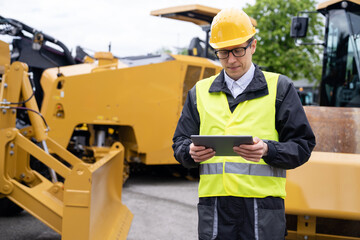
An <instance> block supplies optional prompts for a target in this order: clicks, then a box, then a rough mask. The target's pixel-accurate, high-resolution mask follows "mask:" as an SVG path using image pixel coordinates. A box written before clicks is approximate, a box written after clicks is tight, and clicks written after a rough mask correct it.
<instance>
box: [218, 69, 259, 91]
mask: <svg viewBox="0 0 360 240" xmlns="http://www.w3.org/2000/svg"><path fill="white" fill-rule="evenodd" d="M254 73H255V66H254V64H253V63H251V66H250V68H249V70H248V71H247V72H246V73H245V74H244V75H242V76H241V77H240V78H239V79H237V80H234V79H232V78H230V77H229V76H228V75H227V74H226V72H225V71H224V79H225V83H226V85H227V87H228V88H229V89H232V87H233V85H234V84H237V85H238V86H239V87H240V88H241V89H242V90H244V89H245V88H246V87H247V86H248V85H249V83H250V82H251V80H252V79H253V77H254Z"/></svg>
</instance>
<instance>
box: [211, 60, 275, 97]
mask: <svg viewBox="0 0 360 240" xmlns="http://www.w3.org/2000/svg"><path fill="white" fill-rule="evenodd" d="M254 65H255V73H254V77H253V79H252V80H251V82H250V84H249V85H248V86H247V88H246V89H245V90H244V92H243V93H242V94H240V95H239V96H238V97H237V98H236V99H238V98H240V99H241V100H242V101H245V100H251V99H254V98H258V97H262V96H265V95H268V94H269V91H268V87H267V83H266V80H265V76H264V74H263V72H262V71H261V70H260V68H259V66H258V65H256V64H254ZM214 92H224V93H226V94H231V92H230V90H229V89H228V87H227V86H226V83H225V78H224V69H223V70H222V71H221V72H220V74H219V75H218V76H217V77H216V78H215V80H214V82H213V83H212V84H211V86H210V88H209V93H214Z"/></svg>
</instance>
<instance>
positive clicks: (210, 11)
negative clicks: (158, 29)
mask: <svg viewBox="0 0 360 240" xmlns="http://www.w3.org/2000/svg"><path fill="white" fill-rule="evenodd" d="M220 10H221V9H218V8H212V7H207V6H203V5H199V4H193V5H182V6H176V7H169V8H163V9H158V10H154V11H152V12H151V13H150V14H151V15H152V16H159V17H167V18H172V19H176V20H181V21H186V22H192V23H195V24H196V25H200V26H202V25H209V24H210V23H211V21H212V18H214V17H215V16H216V14H217V13H218V12H220ZM197 15H203V16H206V17H208V19H209V20H208V21H204V19H202V18H198V17H197ZM250 20H251V23H252V24H253V25H254V26H255V27H256V26H257V23H256V20H255V19H253V18H250Z"/></svg>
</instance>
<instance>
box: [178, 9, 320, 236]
mask: <svg viewBox="0 0 360 240" xmlns="http://www.w3.org/2000/svg"><path fill="white" fill-rule="evenodd" d="M254 35H255V28H254V27H253V26H252V24H251V21H250V19H249V17H248V16H247V15H246V13H245V12H243V11H242V10H239V9H224V10H222V11H220V12H219V13H218V14H217V15H216V16H215V18H214V19H213V22H212V25H211V38H210V45H211V46H212V47H213V48H214V49H216V51H215V52H216V55H217V57H218V58H219V60H220V63H221V65H222V67H223V70H222V72H221V73H220V74H218V75H216V76H213V77H210V78H208V79H204V80H202V81H199V82H198V83H197V84H196V86H194V87H193V88H192V89H191V90H190V91H189V93H188V96H187V100H186V102H185V105H184V108H183V111H182V115H181V117H180V119H179V122H178V126H177V128H176V131H175V134H174V138H173V141H174V144H173V149H174V156H175V158H176V159H177V160H178V161H179V162H180V163H181V164H182V165H183V166H185V167H187V168H193V167H198V166H199V168H200V183H199V204H198V214H199V225H198V231H199V239H234V240H237V239H245V240H247V239H260V240H262V239H263V240H269V239H275V240H277V239H284V238H285V235H286V223H285V211H284V198H285V195H286V193H285V181H286V169H293V168H296V167H298V166H300V165H302V164H304V163H305V162H306V161H307V160H308V159H309V157H310V154H311V151H312V149H313V148H314V146H315V137H314V134H313V132H312V130H311V128H310V125H309V123H308V120H307V118H306V115H305V113H304V110H303V108H302V105H301V102H300V100H299V97H298V95H297V92H296V90H295V88H294V86H293V84H292V83H291V81H290V79H288V78H287V77H286V76H283V75H279V74H275V73H269V72H263V71H261V70H260V69H259V67H258V66H256V65H254V64H253V63H252V55H253V54H254V53H255V50H256V44H257V40H256V39H255V38H254ZM197 134H200V135H251V136H253V137H254V138H253V139H254V143H253V145H240V146H235V147H233V150H234V152H235V153H236V154H237V155H238V156H235V157H224V156H215V154H216V152H215V151H214V150H213V149H211V148H206V147H205V146H195V145H194V144H193V143H192V141H191V139H190V136H191V135H197Z"/></svg>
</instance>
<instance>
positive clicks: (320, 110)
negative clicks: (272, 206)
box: [285, 0, 360, 239]
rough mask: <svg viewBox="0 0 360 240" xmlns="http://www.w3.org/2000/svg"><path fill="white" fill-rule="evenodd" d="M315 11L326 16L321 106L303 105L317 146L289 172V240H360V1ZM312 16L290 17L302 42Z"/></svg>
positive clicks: (334, 0)
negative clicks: (299, 164)
mask: <svg viewBox="0 0 360 240" xmlns="http://www.w3.org/2000/svg"><path fill="white" fill-rule="evenodd" d="M317 12H319V13H321V14H322V15H323V16H325V20H326V22H325V39H324V42H322V43H320V44H322V45H323V46H324V55H323V70H322V79H321V82H320V87H319V91H320V99H319V100H320V101H319V103H317V104H318V105H320V106H307V107H305V111H306V114H307V116H308V119H309V121H310V124H311V126H312V128H313V130H314V132H315V135H316V139H317V145H316V147H315V151H314V152H313V153H312V156H311V158H310V160H309V162H308V163H306V164H305V165H304V166H302V167H300V168H298V169H295V170H292V171H288V175H287V198H286V205H285V206H286V213H287V214H288V215H287V222H288V229H289V236H288V237H287V239H360V186H359V182H360V130H359V129H360V108H359V107H360V80H359V73H360V57H359V56H360V1H359V0H348V1H341V0H331V1H326V2H322V3H320V4H319V5H318V6H317ZM309 14H314V13H306V12H301V13H300V14H299V15H298V16H297V17H294V18H293V19H292V28H291V35H292V37H294V38H296V42H298V43H299V41H297V38H302V37H305V36H306V32H307V26H308V24H310V23H309V17H308V15H309ZM317 40H320V39H317ZM300 43H302V44H317V43H311V42H307V41H306V40H302V41H301V42H300ZM299 71H301V69H299Z"/></svg>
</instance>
